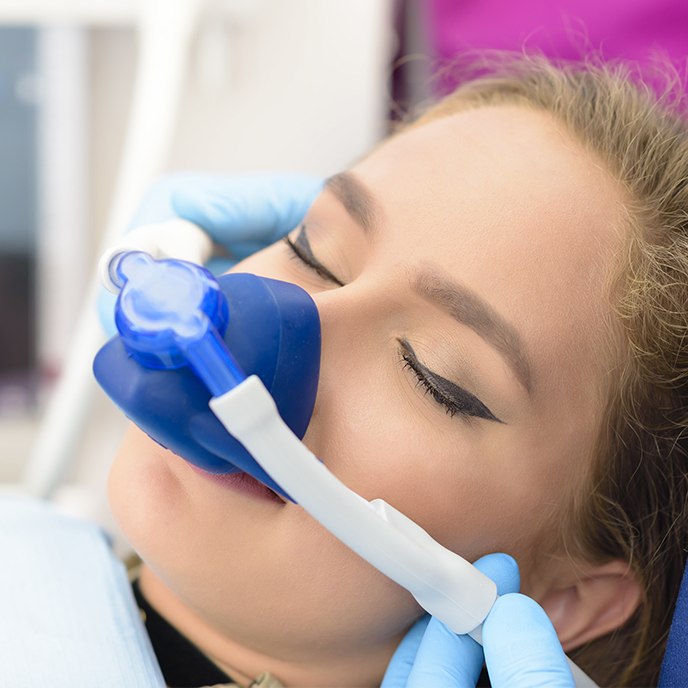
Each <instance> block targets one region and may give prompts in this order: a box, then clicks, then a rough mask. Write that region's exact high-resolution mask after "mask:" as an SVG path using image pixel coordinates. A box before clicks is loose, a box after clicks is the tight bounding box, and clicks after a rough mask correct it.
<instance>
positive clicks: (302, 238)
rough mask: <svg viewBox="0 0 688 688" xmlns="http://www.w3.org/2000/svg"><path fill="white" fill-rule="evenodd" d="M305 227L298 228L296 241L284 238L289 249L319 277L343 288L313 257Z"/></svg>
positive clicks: (340, 282)
mask: <svg viewBox="0 0 688 688" xmlns="http://www.w3.org/2000/svg"><path fill="white" fill-rule="evenodd" d="M305 230H306V227H305V225H301V227H299V233H298V234H297V235H296V240H295V241H292V240H291V239H290V238H289V237H288V236H286V237H284V240H285V241H286V243H287V245H288V246H289V248H290V249H291V250H292V251H293V253H294V254H296V256H297V257H298V258H299V259H300V260H302V261H303V262H304V263H305V264H306V265H308V267H310V268H311V269H313V270H315V272H317V273H318V275H320V277H322V278H323V279H326V280H329V281H330V282H334V283H335V284H337V285H339V286H340V287H343V286H345V284H344V282H342V281H341V280H340V279H339V278H338V277H336V276H335V275H333V274H332V273H331V272H330V271H329V270H328V269H327V268H326V267H325V266H324V265H323V264H322V263H321V262H320V261H319V260H318V259H317V258H316V257H315V255H313V249H312V248H311V245H310V243H309V241H308V237H307V236H306V231H305Z"/></svg>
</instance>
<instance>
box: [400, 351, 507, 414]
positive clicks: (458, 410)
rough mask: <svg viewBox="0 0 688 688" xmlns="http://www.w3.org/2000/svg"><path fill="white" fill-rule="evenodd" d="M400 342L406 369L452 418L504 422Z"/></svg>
mask: <svg viewBox="0 0 688 688" xmlns="http://www.w3.org/2000/svg"><path fill="white" fill-rule="evenodd" d="M398 341H399V345H400V347H401V350H400V353H401V360H402V363H403V366H404V368H407V369H408V370H410V371H411V372H412V373H413V374H414V376H415V377H416V379H417V381H418V384H419V385H420V387H421V388H422V389H423V390H424V391H425V393H426V394H429V395H430V396H431V397H432V398H433V399H434V400H435V401H436V402H437V403H438V404H439V405H440V406H443V407H444V410H445V411H446V412H447V414H448V415H449V416H450V417H451V418H453V417H454V416H456V415H459V416H462V417H464V418H483V419H485V420H492V421H495V422H497V423H503V422H504V421H501V420H499V418H497V417H496V416H495V415H494V414H493V413H492V411H490V409H489V408H487V406H485V404H483V402H482V401H480V399H478V397H476V396H475V395H474V394H471V393H470V392H468V391H467V390H465V389H463V387H459V386H458V385H456V384H454V383H453V382H451V381H450V380H446V379H445V378H443V377H441V376H440V375H438V374H437V373H433V372H432V371H431V370H430V369H429V368H427V367H426V366H424V365H423V364H422V363H421V362H420V361H419V360H418V357H417V356H416V353H415V351H414V350H413V348H412V347H411V345H410V344H409V343H408V342H407V341H406V340H405V339H400V340H398Z"/></svg>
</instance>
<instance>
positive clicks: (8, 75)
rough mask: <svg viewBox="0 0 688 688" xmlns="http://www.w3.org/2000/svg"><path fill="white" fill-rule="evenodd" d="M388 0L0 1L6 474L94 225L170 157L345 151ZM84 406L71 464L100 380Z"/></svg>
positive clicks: (198, 159) (381, 106)
mask: <svg viewBox="0 0 688 688" xmlns="http://www.w3.org/2000/svg"><path fill="white" fill-rule="evenodd" d="M20 6H21V7H20ZM393 11H394V8H393V4H392V2H391V0H390V1H388V0H375V2H370V1H369V0H328V1H327V2H321V1H320V0H290V1H289V2H288V3H285V2H281V1H280V0H222V1H218V2H214V1H210V0H209V1H207V2H193V1H191V0H167V1H165V0H163V1H162V2H161V1H155V0H153V1H150V2H147V1H146V0H142V1H136V0H130V1H129V2H126V1H125V0H118V1H117V2H109V1H107V0H86V1H85V2H78V1H73V2H62V1H61V0H50V1H49V2H32V1H31V0H27V2H23V3H10V2H7V1H3V2H0V208H1V209H2V212H1V213H0V452H1V459H0V482H1V483H14V482H16V481H18V480H19V479H20V476H21V473H22V469H23V464H24V463H25V461H26V459H27V456H28V455H29V454H30V451H31V447H32V443H33V442H34V440H35V437H36V432H37V429H38V427H39V426H38V424H39V420H40V419H41V417H42V412H43V410H44V408H45V405H46V403H47V400H48V399H49V398H50V394H51V391H52V390H53V387H54V384H55V381H56V380H57V379H58V376H59V375H60V373H61V371H62V370H63V367H64V364H65V359H66V354H67V352H68V350H69V347H70V343H71V341H72V337H73V335H74V333H75V328H76V325H77V319H78V314H79V310H80V308H81V306H82V304H83V302H84V297H85V294H86V292H87V285H88V283H89V280H90V279H91V277H92V272H93V270H94V267H95V263H96V259H97V253H98V247H99V245H100V242H101V238H102V236H103V234H104V232H105V231H106V230H107V229H108V225H112V223H113V222H114V223H120V224H122V223H123V224H126V216H127V215H128V214H129V215H130V214H131V212H132V211H133V209H134V207H135V205H136V203H137V201H138V199H139V197H140V194H141V193H142V191H143V190H144V189H145V186H146V185H147V184H149V183H150V182H151V181H152V179H154V178H155V177H156V176H158V175H159V174H162V173H165V172H168V171H174V170H182V169H204V170H218V171H223V172H233V171H236V172H250V171H254V170H285V171H297V172H307V173H311V174H316V175H328V174H331V173H333V172H335V171H337V170H339V169H341V168H343V167H345V166H347V165H348V164H349V163H350V162H351V161H353V160H355V159H356V158H357V157H358V156H360V155H361V154H362V153H363V152H364V151H366V150H367V149H368V148H370V146H371V145H372V144H373V143H375V142H376V141H377V140H378V139H379V138H380V137H381V136H382V135H383V134H384V133H385V131H386V121H387V117H388V111H389V100H390V90H389V85H388V80H389V74H390V69H391V64H392V62H393V58H394V54H395V52H396V50H397V47H398V44H397V36H396V33H395V29H394V24H395V22H394V17H393ZM171 72H175V73H171ZM142 109H143V110H146V112H142ZM160 129H163V130H164V132H165V133H164V134H161V133H160ZM133 130H135V131H133ZM127 137H129V140H128V139H127ZM132 137H133V138H134V139H135V140H134V141H132ZM156 137H157V138H156ZM132 148H134V149H136V150H132ZM83 365H84V367H86V368H90V361H89V360H84V361H83ZM89 415H90V420H89V423H88V426H89V427H90V428H92V430H91V431H89V432H86V434H85V436H84V437H82V438H80V440H79V442H78V445H77V449H76V450H77V452H78V454H79V458H78V460H77V461H76V462H75V467H74V471H76V472H81V473H82V474H83V473H86V474H88V472H89V470H90V469H89V463H90V462H91V459H92V457H94V456H100V455H103V454H105V455H107V454H108V453H109V454H111V452H112V450H113V448H114V445H115V444H116V442H117V440H118V438H119V435H120V433H121V429H122V425H123V424H122V421H121V419H120V418H119V414H118V413H117V412H116V411H113V410H112V409H110V408H109V404H108V403H107V401H105V400H104V399H103V397H102V395H101V393H100V392H99V391H98V392H96V393H95V400H94V402H93V408H92V409H91V413H90V414H89ZM95 463H96V464H97V463H98V462H95ZM102 464H103V462H102V461H101V462H100V465H102ZM94 470H96V469H94ZM97 472H98V476H93V480H94V481H96V482H97V483H98V484H100V482H101V480H100V477H101V476H100V473H101V472H102V470H101V469H97Z"/></svg>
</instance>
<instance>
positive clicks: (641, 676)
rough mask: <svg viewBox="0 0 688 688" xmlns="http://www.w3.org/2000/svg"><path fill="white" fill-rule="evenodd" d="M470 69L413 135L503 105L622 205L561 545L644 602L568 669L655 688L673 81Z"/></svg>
mask: <svg viewBox="0 0 688 688" xmlns="http://www.w3.org/2000/svg"><path fill="white" fill-rule="evenodd" d="M472 65H473V68H474V69H476V68H477V72H478V76H477V77H475V76H473V78H471V79H470V80H468V81H467V82H465V83H464V84H463V85H461V86H459V88H457V89H456V90H455V91H454V92H453V93H451V94H450V95H448V96H446V97H445V98H443V99H442V100H441V101H440V102H439V103H437V104H436V105H434V106H432V107H430V108H429V109H428V110H427V111H426V112H425V113H424V114H423V115H422V116H421V117H420V118H419V119H417V120H416V121H415V122H413V123H412V124H411V125H410V126H418V125H422V124H424V123H425V122H428V121H432V120H435V119H438V118H441V117H445V116H449V115H452V114H455V113H457V112H459V111H461V110H465V109H468V108H474V107H483V106H491V105H499V104H522V105H525V106H528V107H531V108H536V109H538V110H542V111H546V112H548V113H550V114H551V115H552V116H553V117H554V118H555V119H556V120H557V121H559V122H561V123H563V124H564V125H565V126H566V128H567V130H568V131H569V132H570V133H571V134H572V135H573V136H574V137H575V138H576V139H577V140H578V141H579V142H580V143H581V144H582V145H583V146H584V147H585V148H586V149H588V150H590V151H592V152H594V154H595V156H596V157H597V159H598V160H602V161H603V162H604V164H606V167H607V169H608V171H609V172H610V173H611V174H612V176H613V177H614V178H615V179H616V180H617V181H618V182H619V183H620V184H621V186H622V188H623V189H625V191H626V195H627V197H628V198H629V199H630V201H629V202H628V204H627V208H626V212H627V216H628V239H627V243H626V253H625V256H624V264H623V268H622V271H621V274H620V275H618V277H617V279H616V280H615V282H614V285H613V289H612V290H611V292H610V294H609V298H610V301H611V307H612V309H613V312H615V313H616V315H617V319H616V322H615V323H614V324H615V327H617V326H618V330H619V332H620V333H621V336H620V337H617V338H618V339H620V340H621V342H620V347H619V356H618V358H619V360H620V363H619V370H618V371H615V374H614V375H610V379H613V380H614V383H613V384H610V387H609V389H608V399H607V405H606V409H605V416H604V419H603V422H602V423H601V427H600V430H599V437H598V442H597V446H596V451H595V456H594V460H593V469H592V471H591V475H590V476H589V480H588V482H587V491H586V493H585V494H584V495H581V496H580V497H579V498H578V499H577V500H575V501H574V504H572V505H571V512H572V513H571V515H570V518H569V519H567V522H568V523H569V524H571V523H573V524H574V527H569V528H567V529H566V532H563V533H562V534H561V544H562V546H563V547H564V549H565V550H566V551H568V552H571V553H573V554H574V555H576V556H579V555H580V556H584V557H585V558H586V559H587V560H588V561H592V562H595V563H603V562H605V561H610V560H612V559H623V560H625V561H628V562H629V566H630V567H631V569H632V570H633V572H634V574H635V576H636V578H637V580H638V581H639V582H640V584H641V586H642V588H643V593H644V595H643V600H642V602H641V604H640V607H639V609H638V610H637V611H636V613H635V614H634V615H633V617H632V618H631V619H630V620H629V621H628V622H627V623H626V624H625V625H624V626H623V627H622V628H620V629H618V630H617V631H615V632H614V633H612V634H610V635H608V636H605V637H604V638H600V639H598V640H596V641H593V642H592V643H589V644H588V645H587V646H584V647H583V648H581V649H579V650H578V651H577V652H576V653H575V658H576V661H577V662H579V663H580V664H581V666H582V667H583V668H584V669H585V670H586V671H588V672H589V673H590V674H591V675H592V676H593V677H594V678H595V679H596V680H597V681H598V682H599V683H600V684H602V685H639V684H640V685H656V683H657V679H658V675H659V668H660V664H661V659H662V655H663V652H664V647H665V644H666V636H667V633H668V629H669V625H670V621H671V613H672V610H673V607H674V604H675V600H676V597H677V593H678V588H679V586H680V581H681V575H682V572H683V568H684V565H685V560H686V547H687V546H688V517H687V511H686V500H687V498H688V485H687V476H688V452H687V449H688V437H687V434H688V127H687V126H686V120H685V119H684V118H683V115H682V113H681V99H680V97H678V96H677V92H678V89H677V88H676V87H677V79H676V78H671V77H672V75H671V74H669V77H670V78H669V79H668V80H667V81H666V82H665V85H664V87H663V90H662V95H657V94H656V93H655V91H653V89H652V88H651V87H650V86H648V85H647V84H645V85H643V83H642V82H641V81H638V79H637V74H636V73H635V71H634V69H633V68H631V67H629V66H624V65H623V64H621V63H616V64H604V63H602V62H599V61H597V62H592V61H589V62H586V63H575V64H573V63H564V64H557V65H555V64H553V63H552V62H549V61H548V60H546V59H544V58H542V57H538V56H527V57H526V56H518V57H513V56H506V57H504V56H500V57H499V58H498V59H496V60H495V59H494V57H492V58H490V59H489V60H488V61H485V60H483V61H482V62H480V63H478V64H477V65H476V63H475V61H472ZM667 73H668V72H667ZM674 76H675V75H674ZM406 126H409V125H406ZM404 128H405V127H404Z"/></svg>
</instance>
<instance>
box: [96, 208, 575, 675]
mask: <svg viewBox="0 0 688 688" xmlns="http://www.w3.org/2000/svg"><path fill="white" fill-rule="evenodd" d="M136 231H137V232H138V234H137V235H136V237H135V240H134V239H131V235H129V238H128V244H127V245H126V246H120V247H115V248H114V249H112V250H111V251H110V252H109V253H107V254H106V255H105V256H104V257H103V259H102V260H101V268H100V269H101V277H102V279H103V281H104V283H105V284H106V285H108V286H109V287H110V288H111V289H112V290H113V291H117V292H119V297H118V299H117V306H116V314H115V322H116V325H117V329H118V331H119V335H118V336H117V337H115V338H114V339H112V340H111V341H110V342H108V343H107V344H106V345H105V346H104V347H103V348H102V349H101V350H100V352H99V353H98V355H97V356H96V359H95V363H94V370H95V374H96V378H97V379H98V382H100V384H101V385H102V387H103V388H104V389H105V391H106V392H107V393H108V394H109V395H110V397H111V398H112V399H113V401H114V402H115V403H116V404H117V405H118V406H119V407H120V408H121V409H122V410H123V411H124V412H125V413H126V415H127V416H129V418H131V420H133V421H134V422H135V423H136V424H137V425H138V426H139V427H141V428H142V429H143V430H144V431H145V432H147V433H148V434H149V435H150V436H151V437H152V438H153V439H154V440H156V441H157V442H159V443H160V444H162V445H163V446H165V447H167V448H168V449H171V450H172V451H173V452H175V453H176V454H178V455H179V456H181V457H183V458H184V459H186V460H187V461H190V462H192V463H194V464H195V465H196V466H198V467H200V468H202V469H205V470H206V471H211V472H215V473H227V472H235V471H239V470H241V471H245V472H246V473H249V474H250V475H252V476H253V477H254V478H256V479H258V480H259V481H261V482H262V483H264V484H265V485H267V486H268V487H269V488H271V489H272V490H274V491H275V492H277V493H279V494H280V495H282V496H284V497H287V498H289V499H291V500H292V501H293V502H295V504H288V503H284V504H282V505H281V507H280V508H284V509H290V508H299V507H301V508H303V509H304V510H305V511H306V512H308V513H309V514H310V515H311V516H312V517H313V518H315V519H316V520H317V521H319V522H320V523H321V524H322V525H323V526H324V527H325V528H327V529H328V530H329V531H330V532H331V533H332V534H333V535H334V536H335V537H337V538H338V539H339V540H341V541H342V542H343V543H344V544H345V545H347V546H348V547H349V548H351V549H352V550H353V551H354V552H356V553H357V554H358V555H359V556H361V557H362V558H363V559H365V560H366V561H368V562H369V563H370V564H372V565H373V566H374V567H375V568H377V569H378V570H379V571H381V572H382V573H383V574H385V575H386V576H388V577H389V578H391V579H392V580H393V581H395V582H396V583H398V584H399V585H401V586H402V587H404V588H406V589H407V590H408V591H409V592H410V593H411V594H412V595H413V596H414V597H415V598H416V600H417V601H418V603H419V604H420V605H421V606H422V607H423V608H424V609H425V610H426V611H428V612H429V613H430V614H432V615H433V616H435V617H436V618H438V619H439V620H441V621H443V622H444V623H445V624H446V625H447V626H448V627H449V628H450V629H451V630H453V631H454V632H456V633H470V635H471V636H472V637H473V638H475V639H476V640H478V641H480V626H481V624H482V622H483V620H484V619H485V617H486V616H487V614H488V612H489V610H490V609H491V607H492V605H493V604H494V601H495V599H496V587H495V585H494V583H493V582H492V581H491V580H490V579H489V578H487V577H486V576H485V575H483V574H482V573H481V572H480V571H478V569H476V568H475V567H473V566H472V565H471V564H470V563H468V562H467V561H466V560H465V559H463V558H462V557H461V556H459V555H458V554H456V553H454V552H451V551H449V550H448V549H446V548H445V547H443V546H442V545H440V544H439V543H438V542H436V541H435V540H433V539H432V538H431V537H430V535H428V533H426V532H425V531H424V530H423V529H422V528H421V527H420V526H418V525H417V524H416V523H415V522H414V521H412V520H411V519H409V518H408V517H407V516H405V515H404V514H403V513H402V512H400V511H398V510H397V509H395V508H394V507H393V506H392V505H390V504H388V503H387V502H385V501H384V500H382V499H373V500H370V501H368V500H366V499H363V498H362V497H361V496H360V495H358V494H357V493H355V492H354V491H353V490H351V489H349V488H348V487H347V486H346V485H345V484H344V483H342V482H341V481H340V480H339V479H338V478H337V477H335V475H333V474H332V473H331V472H330V471H329V470H328V468H327V464H326V462H327V457H322V458H323V459H324V460H325V463H323V462H321V461H320V460H319V459H318V458H317V457H315V456H314V455H313V454H312V453H311V452H310V450H309V449H308V448H307V447H306V446H305V445H304V444H303V443H302V442H301V441H300V440H301V438H302V437H303V436H304V434H305V432H306V428H307V427H308V423H309V421H310V418H311V414H312V412H313V406H314V403H315V397H316V391H317V386H318V374H319V368H320V321H319V317H318V311H317V308H316V306H315V303H314V302H313V299H311V297H310V296H309V295H308V294H307V293H306V292H305V291H304V290H303V289H301V288H299V287H297V286H296V285H293V284H287V283H285V282H278V281H276V280H272V279H265V278H263V277H257V276H255V275H246V274H232V275H226V276H224V277H220V278H219V279H215V278H214V277H213V276H212V275H211V274H210V273H209V272H208V271H207V270H205V269H204V268H201V267H199V266H198V265H194V264H193V263H191V262H186V261H184V260H177V258H181V257H184V256H193V257H194V259H195V260H196V261H198V262H202V261H203V260H205V259H206V258H207V254H208V251H209V246H210V241H209V239H208V238H207V237H206V236H205V235H204V234H203V232H201V231H200V230H199V228H198V227H194V226H193V225H190V223H183V222H182V221H180V222H177V223H176V224H175V225H174V226H165V227H160V226H157V227H151V228H141V229H140V230H136ZM125 238H126V237H125ZM132 244H134V245H132ZM163 244H164V245H166V246H167V247H168V248H167V249H164V248H163ZM170 247H171V248H170ZM132 249H133V250H132ZM180 254H181V255H180ZM165 256H171V257H173V258H175V259H173V260H168V259H163V260H157V259H156V258H160V257H165ZM361 393H363V390H362V391H361ZM370 458H371V459H372V460H374V458H375V457H370ZM228 525H230V524H228ZM198 527H199V528H202V527H203V524H202V523H199V524H198ZM295 556H298V551H295ZM583 684H584V683H583V682H581V683H580V684H579V685H583Z"/></svg>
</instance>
